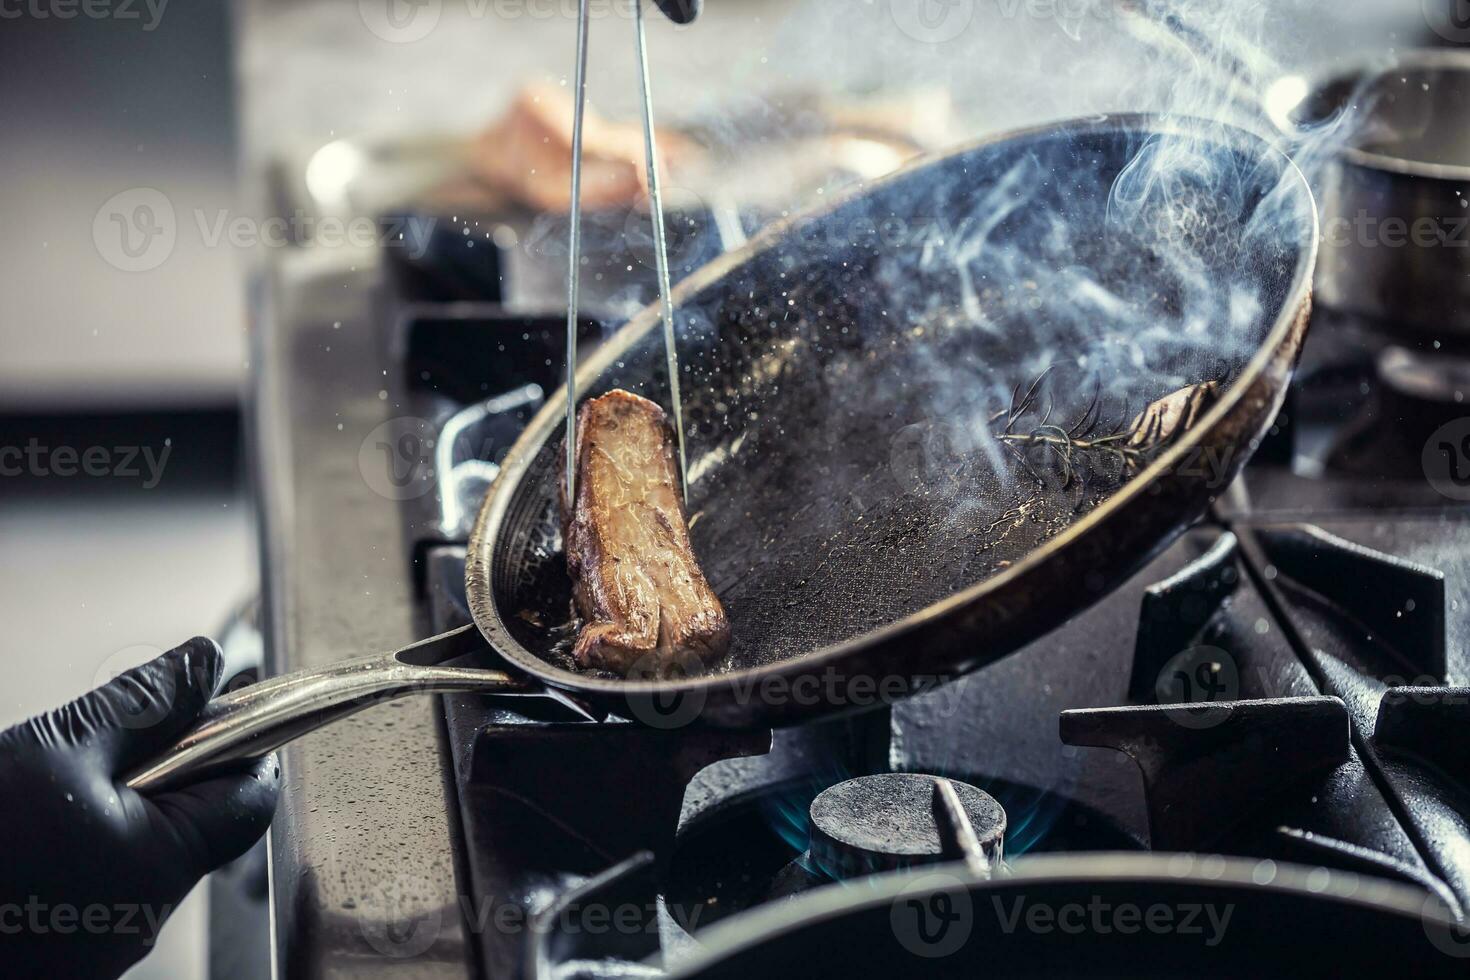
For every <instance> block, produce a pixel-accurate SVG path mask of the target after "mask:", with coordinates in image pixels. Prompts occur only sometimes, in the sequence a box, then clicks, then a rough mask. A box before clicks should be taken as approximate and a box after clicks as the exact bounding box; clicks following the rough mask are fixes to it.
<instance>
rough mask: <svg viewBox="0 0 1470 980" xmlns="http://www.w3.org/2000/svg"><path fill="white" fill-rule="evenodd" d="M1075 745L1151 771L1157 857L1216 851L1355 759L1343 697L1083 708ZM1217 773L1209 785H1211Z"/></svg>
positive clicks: (1069, 737) (1068, 717) (1066, 736)
mask: <svg viewBox="0 0 1470 980" xmlns="http://www.w3.org/2000/svg"><path fill="white" fill-rule="evenodd" d="M1061 738H1062V741H1063V742H1065V743H1067V744H1068V745H1091V746H1096V747H1100V748H1110V749H1117V750H1118V751H1120V752H1122V753H1124V754H1125V755H1127V756H1128V757H1129V758H1131V759H1132V760H1133V761H1134V762H1136V763H1138V767H1139V769H1140V770H1142V772H1143V781H1144V786H1145V792H1146V794H1147V797H1148V805H1149V832H1150V841H1151V842H1152V844H1153V846H1154V848H1155V849H1156V850H1164V851H1173V850H1183V849H1190V848H1196V847H1211V846H1213V845H1215V844H1216V843H1217V842H1218V841H1219V840H1220V838H1222V837H1224V836H1225V835H1226V834H1228V833H1230V832H1231V831H1233V830H1235V829H1237V828H1238V827H1239V825H1240V824H1241V823H1242V822H1244V821H1245V820H1246V819H1247V818H1248V817H1250V816H1252V815H1254V814H1255V813H1256V812H1257V811H1259V810H1260V809H1261V808H1262V807H1265V806H1269V805H1271V804H1272V803H1275V802H1276V801H1277V798H1278V797H1280V796H1282V795H1284V794H1286V793H1289V792H1293V791H1295V792H1297V793H1310V792H1311V791H1312V790H1315V789H1316V788H1317V787H1318V786H1319V785H1320V784H1321V783H1322V782H1324V781H1325V779H1326V777H1327V775H1328V774H1329V773H1331V772H1332V771H1333V770H1335V769H1337V768H1338V767H1339V766H1341V765H1342V764H1343V763H1345V762H1347V761H1348V758H1349V735H1348V716H1347V710H1346V708H1344V706H1343V703H1342V702H1341V701H1340V700H1338V699H1337V698H1323V697H1315V698H1279V699H1276V700H1271V701H1216V702H1212V703H1209V704H1193V705H1133V706H1128V707H1121V708H1079V709H1076V710H1072V711H1064V712H1062V716H1061ZM1206 773H1208V777H1206Z"/></svg>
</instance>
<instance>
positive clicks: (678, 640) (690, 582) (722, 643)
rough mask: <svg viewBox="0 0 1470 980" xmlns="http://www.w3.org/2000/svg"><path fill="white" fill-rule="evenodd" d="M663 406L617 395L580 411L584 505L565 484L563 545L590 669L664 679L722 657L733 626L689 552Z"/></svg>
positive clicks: (580, 657) (576, 652)
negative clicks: (571, 502) (570, 499)
mask: <svg viewBox="0 0 1470 980" xmlns="http://www.w3.org/2000/svg"><path fill="white" fill-rule="evenodd" d="M674 452H675V450H674V441H673V435H672V433H671V432H670V430H669V426H668V423H667V420H666V419H665V417H664V412H663V409H661V408H659V407H658V406H657V405H655V404H654V403H653V402H651V401H649V400H648V399H646V398H640V397H639V396H637V395H634V394H632V393H631V392H627V391H622V390H616V391H612V392H609V393H608V394H606V395H603V396H602V397H600V398H595V399H592V400H591V401H588V402H586V403H584V404H583V405H582V408H581V410H580V411H578V413H577V454H576V460H577V462H576V466H577V471H576V476H577V483H576V494H577V499H576V506H575V507H574V508H572V507H568V506H567V500H566V480H565V474H563V479H562V481H561V491H560V498H561V513H562V539H563V541H564V542H565V549H566V555H567V570H568V571H569V572H570V573H571V576H572V582H573V596H574V598H575V600H576V603H577V610H578V612H580V613H581V615H582V618H583V620H584V621H585V623H584V625H583V627H582V632H581V635H580V636H578V637H577V643H576V646H575V647H574V649H573V656H574V657H575V658H576V660H577V663H578V664H580V665H582V666H585V667H601V668H604V669H606V670H612V671H616V672H617V673H620V674H627V673H628V672H629V671H630V670H631V669H632V668H633V667H634V666H635V665H636V666H637V667H638V673H639V674H640V675H641V674H645V673H647V674H651V675H655V676H659V675H665V674H667V673H669V672H670V669H671V668H673V667H675V666H676V665H677V666H678V667H679V668H681V669H682V670H683V671H685V672H687V671H688V670H689V669H691V668H692V667H695V666H697V664H696V663H693V662H691V661H690V659H689V658H691V657H693V658H697V661H698V663H703V664H708V663H712V662H713V661H715V660H718V659H719V658H720V657H722V656H723V655H724V653H725V651H726V650H727V649H728V648H729V646H730V621H729V619H727V618H726V616H725V610H724V607H722V606H721V605H720V600H719V599H718V598H716V596H715V593H714V590H712V589H711V588H710V587H709V583H708V582H706V581H705V578H704V573H703V572H701V571H700V570H699V563H698V561H697V560H696V559H695V557H694V552H693V550H692V549H691V548H690V546H689V529H688V526H687V525H686V523H685V519H684V505H683V501H682V499H681V496H680V492H679V482H678V469H677V467H676V464H675V459H674Z"/></svg>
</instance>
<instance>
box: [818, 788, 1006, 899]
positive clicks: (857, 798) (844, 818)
mask: <svg viewBox="0 0 1470 980" xmlns="http://www.w3.org/2000/svg"><path fill="white" fill-rule="evenodd" d="M940 783H949V785H950V786H952V787H953V790H954V795H955V796H956V797H957V798H958V801H959V804H960V806H961V807H962V811H961V813H960V814H959V817H960V819H961V820H963V821H964V827H965V829H966V830H967V831H968V833H969V836H970V838H971V839H972V840H973V841H974V845H975V848H976V849H977V850H978V851H979V852H980V854H981V856H982V857H983V859H984V860H985V861H986V862H987V863H988V864H990V865H994V864H996V863H997V862H999V860H1000V857H1001V846H1002V842H1003V840H1004V838H1005V830H1006V815H1005V811H1004V810H1003V809H1001V806H1000V804H999V803H997V802H996V801H995V798H994V797H992V796H990V794H988V793H985V792H984V791H982V790H979V789H976V788H975V787H974V786H969V785H966V784H964V783H956V782H955V781H953V780H943V779H938V778H936V777H933V776H925V775H920V774H917V773H901V772H885V773H875V774H873V775H871V776H859V777H857V778H855V779H849V780H847V781H845V782H841V783H838V784H836V785H835V786H830V787H828V788H827V789H825V790H823V791H822V792H821V793H819V794H818V795H817V798H816V799H814V800H812V805H811V813H810V815H811V823H810V828H809V834H810V851H811V857H812V860H813V861H814V862H815V864H816V866H817V867H818V868H819V869H821V870H822V871H824V872H826V873H827V874H829V875H831V876H832V877H835V878H847V877H851V876H854V875H859V874H869V873H872V872H874V871H879V870H892V869H894V868H902V867H909V866H912V865H920V864H932V863H934V862H936V861H939V860H941V859H942V858H944V857H946V856H951V858H952V859H958V856H957V855H952V853H951V852H952V851H953V850H954V849H955V847H956V843H955V839H956V836H957V834H960V833H961V831H960V830H959V829H958V828H957V827H955V826H954V825H952V824H950V823H946V821H945V820H944V819H943V817H942V815H941V814H937V813H936V812H935V804H934V792H935V789H936V787H937V786H938V785H939V784H940Z"/></svg>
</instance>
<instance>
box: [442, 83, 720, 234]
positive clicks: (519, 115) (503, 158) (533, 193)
mask: <svg viewBox="0 0 1470 980" xmlns="http://www.w3.org/2000/svg"><path fill="white" fill-rule="evenodd" d="M573 108H574V107H573V104H572V95H571V92H569V91H568V90H567V89H563V88H560V87H558V86H555V85H532V86H529V87H527V88H525V89H522V90H521V91H520V93H519V94H517V96H516V97H515V99H514V100H513V101H512V102H511V104H510V108H509V109H507V110H506V113H505V116H504V117H503V118H502V119H501V120H500V121H499V122H497V123H496V124H495V125H494V126H493V127H492V128H491V129H489V130H488V131H486V132H485V133H484V134H483V135H482V136H481V137H480V139H479V141H478V142H477V144H476V148H475V152H474V154H473V155H472V157H471V160H470V166H471V168H472V170H473V172H474V174H475V176H476V177H478V178H479V179H481V180H483V181H484V182H485V183H487V184H489V185H490V186H491V187H493V188H495V189H497V190H499V191H501V192H503V193H506V194H508V195H510V196H511V197H512V198H513V199H515V200H516V201H519V202H520V203H522V204H525V205H528V206H529V207H532V208H534V209H535V210H537V211H548V212H554V213H558V214H565V213H566V212H567V211H569V210H570V209H571V203H572V198H571V194H572V191H571V181H572V170H571V166H572V163H571V161H572V114H573ZM657 132H658V142H659V154H660V160H661V164H660V172H661V173H662V174H663V175H664V179H665V180H668V179H669V175H668V173H667V169H668V168H671V167H672V168H677V166H678V164H679V161H680V160H681V159H685V158H688V157H691V156H693V155H694V151H693V148H692V146H691V144H690V143H689V142H688V140H686V139H684V138H682V137H680V136H679V135H678V134H677V133H670V132H665V131H664V130H663V129H659V130H658V131H657ZM646 179H647V177H646V174H645V173H644V151H643V130H642V128H641V127H639V126H637V125H630V124H628V123H622V122H613V121H611V120H608V119H604V118H603V117H602V116H600V115H598V114H597V112H596V110H594V109H593V108H592V107H591V106H590V105H589V106H588V107H587V111H586V116H585V117H584V118H583V122H582V206H583V207H584V208H587V209H588V210H589V211H597V210H603V209H609V208H625V207H628V206H630V205H632V204H634V203H636V202H637V201H639V200H640V199H641V198H642V197H644V196H645V195H646V194H647V190H648V188H647V187H646V186H645V181H646Z"/></svg>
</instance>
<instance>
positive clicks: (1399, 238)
mask: <svg viewBox="0 0 1470 980" xmlns="http://www.w3.org/2000/svg"><path fill="white" fill-rule="evenodd" d="M1265 106H1266V111H1267V114H1268V115H1269V116H1270V117H1271V120H1272V122H1273V123H1275V124H1276V126H1277V127H1278V128H1279V129H1280V130H1281V131H1282V132H1283V133H1284V134H1286V135H1287V136H1288V137H1289V138H1295V137H1299V136H1301V135H1302V132H1303V127H1308V126H1320V125H1324V124H1326V125H1331V120H1332V119H1333V118H1334V117H1335V116H1336V115H1337V114H1338V113H1341V112H1345V111H1347V112H1352V113H1353V115H1352V116H1351V117H1348V118H1347V119H1346V120H1345V125H1348V126H1351V127H1352V133H1351V135H1350V136H1349V137H1348V144H1347V145H1346V146H1345V147H1344V148H1343V149H1341V150H1340V151H1339V152H1338V153H1336V154H1335V156H1334V157H1333V158H1332V159H1331V160H1330V161H1328V162H1327V163H1326V165H1325V166H1324V167H1323V168H1322V170H1321V172H1320V176H1319V177H1318V179H1317V180H1316V181H1314V183H1315V187H1314V189H1315V190H1316V192H1317V198H1318V202H1319V206H1320V208H1321V228H1322V243H1321V249H1320V251H1319V255H1318V263H1317V274H1316V280H1315V286H1316V299H1317V301H1318V302H1319V303H1321V304H1322V306H1324V307H1327V308H1330V309H1336V310H1340V311H1343V312H1348V313H1354V314H1360V315H1364V316H1368V317H1371V318H1374V319H1378V320H1391V321H1393V323H1394V324H1395V329H1396V330H1399V331H1407V332H1409V333H1411V334H1413V335H1414V336H1415V337H1416V338H1417V339H1420V340H1424V341H1440V342H1441V343H1442V344H1443V345H1444V346H1451V347H1470V51H1467V50H1420V51H1408V52H1403V53H1401V54H1399V55H1397V56H1396V57H1395V58H1394V60H1393V61H1392V62H1390V63H1387V64H1378V65H1373V66H1367V65H1360V66H1357V67H1355V68H1352V69H1350V70H1346V71H1340V72H1335V73H1332V74H1330V75H1327V76H1325V77H1323V78H1321V79H1318V80H1316V81H1315V82H1312V81H1309V80H1306V79H1302V78H1300V77H1289V78H1284V79H1279V80H1277V81H1276V82H1274V83H1273V84H1272V85H1270V86H1269V87H1268V88H1267V90H1266V93H1265ZM1308 167H1309V169H1310V162H1308Z"/></svg>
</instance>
